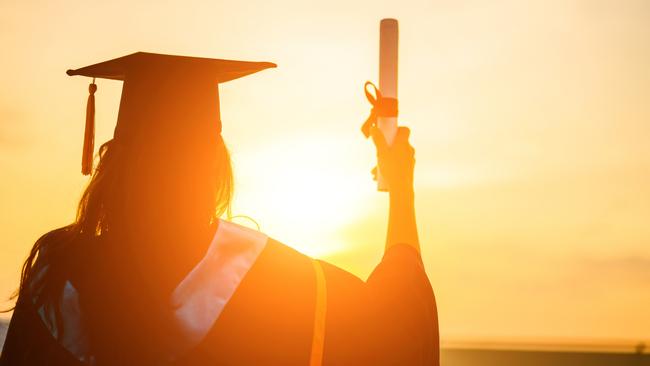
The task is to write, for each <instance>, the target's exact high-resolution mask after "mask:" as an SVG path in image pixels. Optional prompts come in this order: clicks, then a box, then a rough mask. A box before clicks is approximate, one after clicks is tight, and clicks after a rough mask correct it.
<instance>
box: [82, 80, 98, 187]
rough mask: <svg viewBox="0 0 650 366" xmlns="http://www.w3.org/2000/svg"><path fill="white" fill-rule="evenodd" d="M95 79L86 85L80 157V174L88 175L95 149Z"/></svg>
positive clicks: (91, 167) (90, 171)
mask: <svg viewBox="0 0 650 366" xmlns="http://www.w3.org/2000/svg"><path fill="white" fill-rule="evenodd" d="M96 91H97V85H96V84H95V79H93V82H92V83H91V84H90V85H89V86H88V92H89V93H90V94H89V95H88V104H86V131H85V133H84V147H83V155H82V157H81V174H83V175H89V174H90V173H92V171H93V153H94V150H95V92H96Z"/></svg>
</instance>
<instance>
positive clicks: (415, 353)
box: [366, 244, 440, 365]
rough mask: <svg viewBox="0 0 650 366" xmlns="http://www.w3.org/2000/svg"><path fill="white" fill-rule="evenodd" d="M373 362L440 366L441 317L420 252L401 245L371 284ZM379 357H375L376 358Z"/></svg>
mask: <svg viewBox="0 0 650 366" xmlns="http://www.w3.org/2000/svg"><path fill="white" fill-rule="evenodd" d="M366 301H367V303H368V305H369V308H370V309H372V310H371V314H369V321H370V324H369V325H368V327H369V335H371V337H372V339H371V340H370V342H371V344H370V349H369V350H368V351H369V357H370V358H371V361H372V363H373V364H382V365H398V364H399V365H439V363H440V362H439V353H440V347H439V344H440V343H439V334H438V315H437V309H436V301H435V297H434V294H433V289H432V288H431V284H430V283H429V279H428V278H427V275H426V273H425V270H424V265H423V263H422V259H421V257H420V254H419V253H418V252H417V251H416V250H415V249H414V248H413V247H411V246H409V245H405V244H399V245H395V246H393V247H391V248H390V249H388V250H387V251H386V253H385V254H384V257H383V259H382V261H381V263H380V264H379V265H378V266H377V267H376V268H375V270H374V271H373V272H372V274H371V275H370V277H369V278H368V280H367V282H366ZM373 358H375V359H373Z"/></svg>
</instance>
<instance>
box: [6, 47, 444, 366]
mask: <svg viewBox="0 0 650 366" xmlns="http://www.w3.org/2000/svg"><path fill="white" fill-rule="evenodd" d="M270 67H275V65H274V64H272V63H267V62H242V61H228V60H217V59H206V58H195V57H181V56H171V55H160V54H152V53H143V52H139V53H135V54H132V55H128V56H125V57H121V58H117V59H114V60H110V61H107V62H102V63H98V64H95V65H92V66H88V67H84V68H81V69H77V70H69V71H68V74H69V75H83V76H87V77H92V78H108V79H114V80H123V81H124V85H123V91H122V99H121V103H120V110H119V115H118V121H117V126H116V128H115V133H114V138H113V139H112V140H110V141H108V142H106V143H104V144H103V145H101V147H100V148H99V159H98V161H99V162H98V165H97V167H96V168H94V169H93V166H92V163H93V150H94V148H93V145H94V120H93V117H94V95H93V94H94V92H95V90H96V86H95V85H94V82H93V84H91V86H90V94H91V95H90V98H89V103H88V116H87V121H86V133H85V137H84V157H83V162H82V171H83V172H84V173H85V174H92V178H91V180H90V183H89V184H88V187H87V188H86V190H85V191H84V194H83V196H82V198H81V201H80V202H79V206H78V212H77V217H76V220H75V221H74V222H73V223H72V224H70V225H68V226H65V227H62V228H59V229H56V230H53V231H51V232H49V233H47V234H45V235H43V236H42V237H41V238H40V239H39V240H38V241H37V242H36V243H35V244H34V247H33V248H32V251H31V253H30V255H29V257H28V259H27V261H26V262H25V265H24V267H23V272H22V279H21V284H20V289H19V293H18V299H17V302H16V306H15V310H14V314H13V317H12V320H11V324H10V327H9V331H8V334H7V338H6V342H5V345H4V351H3V353H2V355H1V358H0V365H2V366H6V365H313V366H317V365H382V364H386V365H437V364H438V354H439V348H438V347H439V346H438V343H439V342H438V323H437V313H436V305H435V300H434V296H433V291H432V289H431V286H430V284H429V281H428V279H427V276H426V274H425V271H424V267H423V264H422V260H421V257H420V247H419V241H418V235H417V227H416V223H415V213H414V195H413V168H414V163H415V160H414V150H413V148H412V147H411V146H410V145H409V142H408V138H409V131H408V129H406V128H400V129H399V130H398V133H397V137H396V139H395V142H394V143H393V144H392V145H391V146H388V145H387V143H386V141H385V140H384V138H383V135H382V133H381V132H380V131H379V130H378V129H377V127H375V126H372V127H370V134H371V135H372V137H373V140H374V142H375V144H376V147H377V156H378V165H379V168H380V170H381V172H382V174H383V176H384V178H385V179H386V180H387V181H388V184H389V194H390V213H389V228H388V235H387V240H386V251H385V255H384V257H383V259H382V261H381V262H380V263H379V264H378V265H377V267H376V269H375V270H374V271H373V273H372V274H371V275H370V277H369V278H368V279H367V280H366V281H363V280H361V279H359V278H357V277H355V276H354V275H352V274H350V273H348V272H346V271H344V270H342V269H340V268H337V267H335V266H333V265H331V264H328V263H326V262H323V261H319V260H315V259H312V258H310V257H308V256H305V255H303V254H301V253H299V252H297V251H295V250H293V249H291V248H289V247H288V246H285V245H283V244H281V243H280V242H278V241H276V240H274V239H272V238H269V237H267V236H266V235H264V234H263V233H261V232H258V231H254V230H251V229H248V228H244V227H242V226H239V225H237V224H234V223H231V222H228V221H226V220H222V219H219V217H221V216H222V215H223V214H224V213H225V212H226V211H227V209H228V207H229V205H230V201H231V196H232V187H233V178H232V171H231V166H230V160H229V155H228V150H227V149H226V146H225V144H224V140H223V137H222V135H221V120H220V117H219V94H218V84H219V83H222V82H226V81H229V80H233V79H236V78H239V77H242V76H245V75H248V74H251V73H255V72H257V71H260V70H263V69H266V68H270ZM262 178H263V177H260V179H262ZM260 184H263V181H261V182H260ZM306 214H308V213H306Z"/></svg>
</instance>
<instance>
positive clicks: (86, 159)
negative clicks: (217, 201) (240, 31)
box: [67, 52, 276, 175]
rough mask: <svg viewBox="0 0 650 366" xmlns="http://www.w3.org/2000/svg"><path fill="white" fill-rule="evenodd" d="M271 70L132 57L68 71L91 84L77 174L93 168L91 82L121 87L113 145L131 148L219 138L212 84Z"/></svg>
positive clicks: (263, 65)
mask: <svg viewBox="0 0 650 366" xmlns="http://www.w3.org/2000/svg"><path fill="white" fill-rule="evenodd" d="M271 67H276V65H275V64H273V63H270V62H248V61H233V60H219V59H210V58H201V57H186V56H174V55H163V54H156V53H147V52H137V53H133V54H131V55H127V56H124V57H120V58H116V59H113V60H109V61H105V62H100V63H98V64H94V65H90V66H86V67H82V68H80V69H76V70H68V71H67V74H68V75H70V76H73V75H82V76H88V77H92V78H93V82H92V83H91V84H90V86H89V92H90V95H89V96H88V104H87V107H86V130H85V134H84V147H83V157H82V164H81V165H82V167H81V171H82V173H83V174H84V175H88V174H90V173H91V171H92V164H93V162H92V160H93V152H94V135H95V122H94V115H95V96H94V94H95V91H96V90H97V86H96V84H95V80H94V79H95V78H101V79H112V80H121V81H124V85H123V87H122V98H121V100H120V110H119V114H118V117H117V125H116V127H115V132H114V140H115V141H116V142H119V143H120V144H122V145H124V146H127V147H133V146H138V144H139V143H140V142H147V143H156V142H157V143H161V144H169V143H170V142H171V141H178V140H179V139H180V140H182V139H183V138H186V139H187V138H190V137H191V136H197V135H196V134H197V133H209V134H213V133H216V134H219V133H221V119H220V116H219V89H218V84H219V83H223V82H226V81H230V80H234V79H237V78H240V77H243V76H246V75H249V74H252V73H255V72H257V71H261V70H264V69H267V68H271ZM179 124H182V128H179ZM190 143H191V142H190Z"/></svg>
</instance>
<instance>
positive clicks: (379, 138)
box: [370, 126, 388, 153]
mask: <svg viewBox="0 0 650 366" xmlns="http://www.w3.org/2000/svg"><path fill="white" fill-rule="evenodd" d="M370 136H372V141H373V142H374V143H375V146H377V153H384V152H385V151H386V150H388V143H387V142H386V138H385V137H384V133H383V132H381V130H380V129H379V127H377V126H372V127H370Z"/></svg>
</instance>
